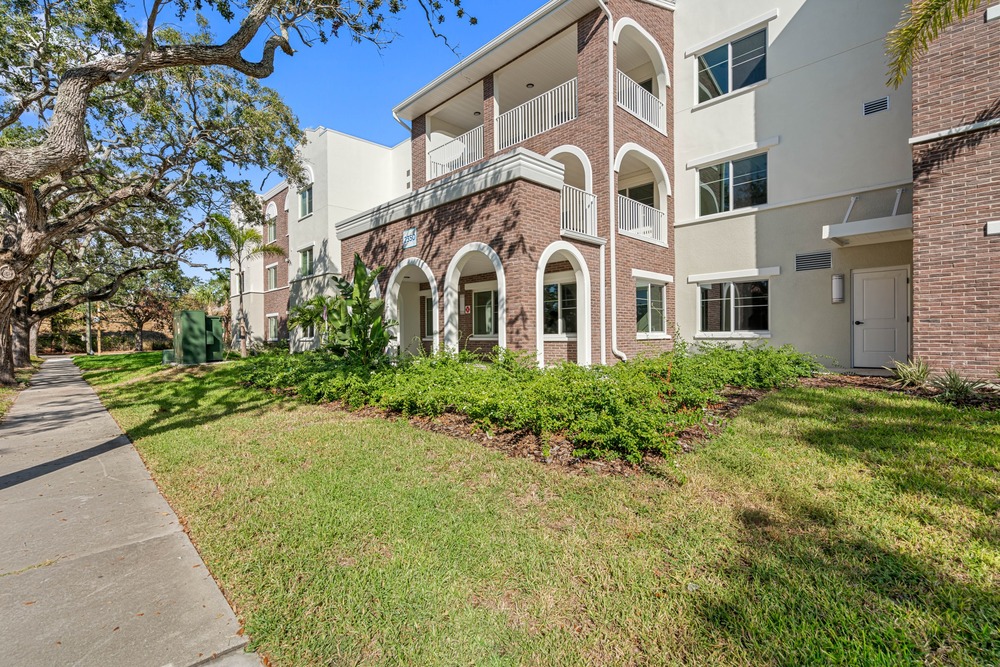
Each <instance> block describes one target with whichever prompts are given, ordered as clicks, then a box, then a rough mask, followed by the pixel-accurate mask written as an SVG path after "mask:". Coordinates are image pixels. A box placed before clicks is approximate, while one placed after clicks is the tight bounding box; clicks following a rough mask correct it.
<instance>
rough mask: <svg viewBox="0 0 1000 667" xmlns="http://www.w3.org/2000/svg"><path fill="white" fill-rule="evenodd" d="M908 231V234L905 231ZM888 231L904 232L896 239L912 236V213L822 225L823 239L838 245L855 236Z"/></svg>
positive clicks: (905, 238) (902, 239) (903, 239)
mask: <svg viewBox="0 0 1000 667" xmlns="http://www.w3.org/2000/svg"><path fill="white" fill-rule="evenodd" d="M907 231H908V232H910V233H909V234H908V235H907V234H906V233H905V232H907ZM890 232H904V234H903V235H902V236H901V237H900V238H899V239H898V240H900V241H905V240H907V236H908V237H909V238H913V234H912V232H913V215H912V214H910V213H904V214H903V215H895V216H888V217H884V218H871V219H869V220H857V221H855V222H842V223H840V224H837V225H823V240H824V241H833V242H834V243H836V244H838V245H844V243H846V240H844V241H842V239H850V238H852V237H856V236H866V235H868V234H887V233H890Z"/></svg>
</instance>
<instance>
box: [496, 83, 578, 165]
mask: <svg viewBox="0 0 1000 667" xmlns="http://www.w3.org/2000/svg"><path fill="white" fill-rule="evenodd" d="M577 113H578V108H577V101H576V78H573V79H570V80H569V81H567V82H566V83H563V84H561V85H559V86H556V87H555V88H553V89H552V90H550V91H548V92H546V93H542V94H541V95H539V96H538V97H536V98H534V99H531V100H528V101H527V102H525V103H524V104H521V105H520V106H517V107H514V108H513V109H511V110H510V111H507V112H506V113H503V114H501V115H500V116H499V117H498V118H497V123H496V135H497V150H505V149H507V148H510V147H511V146H514V145H515V144H519V143H521V142H522V141H527V140H528V139H530V138H532V137H536V136H538V135H539V134H543V133H545V132H548V131H549V130H551V129H553V128H556V127H559V126H560V125H562V124H564V123H568V122H570V121H571V120H575V119H576V117H577Z"/></svg>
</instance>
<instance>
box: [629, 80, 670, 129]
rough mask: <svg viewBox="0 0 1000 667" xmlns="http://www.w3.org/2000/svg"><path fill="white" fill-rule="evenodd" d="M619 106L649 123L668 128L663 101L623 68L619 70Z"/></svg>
mask: <svg viewBox="0 0 1000 667" xmlns="http://www.w3.org/2000/svg"><path fill="white" fill-rule="evenodd" d="M618 106H620V107H621V108H623V109H625V110H626V111H628V112H629V113H631V114H632V115H634V116H636V117H637V118H639V120H641V121H642V122H644V123H646V124H647V125H651V126H653V127H655V128H656V129H658V130H666V128H665V127H664V126H663V120H664V114H663V102H661V101H660V98H658V97H656V95H653V94H652V93H651V92H649V91H648V90H646V89H645V88H643V87H642V86H640V85H639V84H638V83H636V82H635V81H633V80H632V79H631V78H630V77H629V76H628V75H627V74H625V72H623V71H621V70H618Z"/></svg>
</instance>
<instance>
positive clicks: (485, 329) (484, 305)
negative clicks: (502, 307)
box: [472, 290, 500, 336]
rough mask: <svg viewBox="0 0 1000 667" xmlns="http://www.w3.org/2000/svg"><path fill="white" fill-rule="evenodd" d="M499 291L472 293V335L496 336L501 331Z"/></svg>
mask: <svg viewBox="0 0 1000 667" xmlns="http://www.w3.org/2000/svg"><path fill="white" fill-rule="evenodd" d="M497 306H498V299H497V291H496V290H492V291H489V292H473V293H472V335H473V336H496V335H498V332H499V331H500V313H499V308H498V307H497Z"/></svg>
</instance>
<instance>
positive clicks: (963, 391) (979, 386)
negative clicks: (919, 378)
mask: <svg viewBox="0 0 1000 667" xmlns="http://www.w3.org/2000/svg"><path fill="white" fill-rule="evenodd" d="M930 385H931V387H933V388H934V389H937V390H938V391H939V392H940V393H939V394H938V398H939V399H941V400H942V401H947V402H948V403H955V404H958V405H961V404H962V403H968V402H969V401H971V400H972V399H974V398H975V397H976V395H977V394H978V393H979V392H980V391H982V390H983V389H985V388H986V383H985V382H983V381H982V380H971V379H966V378H964V377H962V375H961V374H960V373H959V372H958V371H956V370H955V369H953V368H949V369H948V370H946V371H945V372H944V375H937V376H935V377H933V378H931V381H930Z"/></svg>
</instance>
